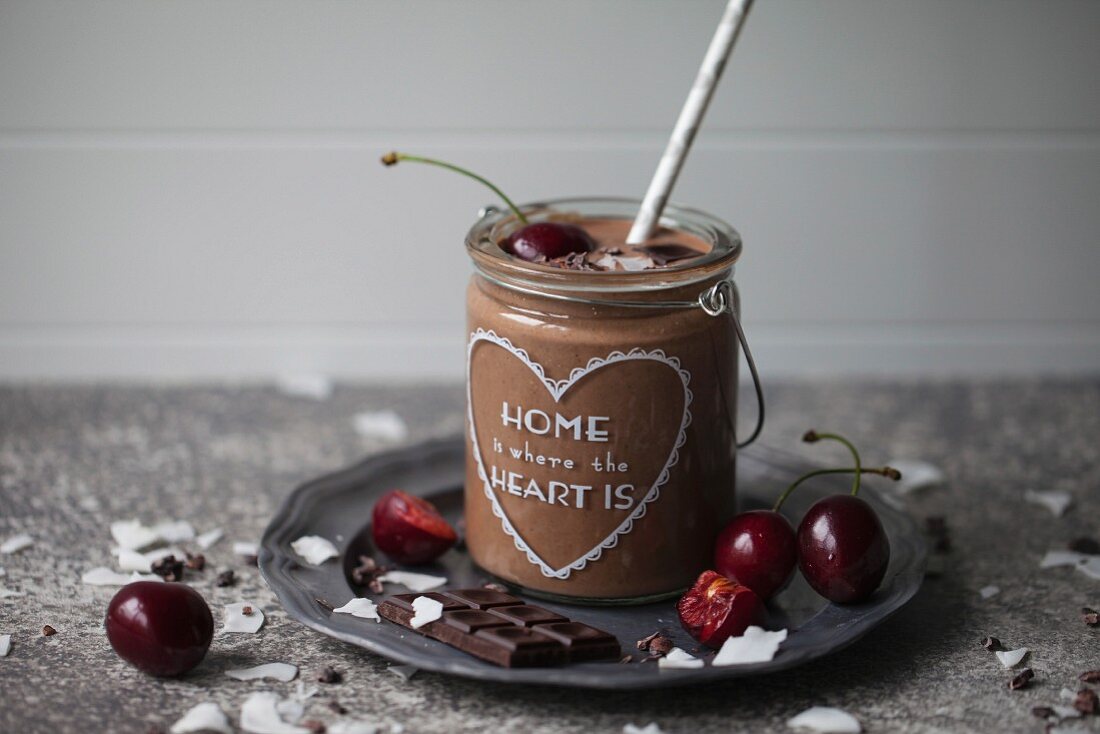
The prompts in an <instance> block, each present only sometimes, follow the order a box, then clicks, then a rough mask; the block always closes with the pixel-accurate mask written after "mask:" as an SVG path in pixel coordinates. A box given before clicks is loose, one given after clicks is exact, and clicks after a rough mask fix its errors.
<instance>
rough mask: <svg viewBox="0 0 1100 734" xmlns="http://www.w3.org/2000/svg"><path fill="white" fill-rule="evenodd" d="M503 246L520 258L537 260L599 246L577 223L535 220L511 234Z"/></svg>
mask: <svg viewBox="0 0 1100 734" xmlns="http://www.w3.org/2000/svg"><path fill="white" fill-rule="evenodd" d="M503 247H504V251H505V252H508V253H510V254H512V255H515V256H516V257H518V258H519V259H520V260H528V261H530V262H535V261H537V260H541V259H543V258H545V259H547V260H553V259H554V258H556V257H562V256H563V255H568V254H570V253H573V252H591V251H592V250H595V249H596V241H595V240H593V239H592V236H591V235H589V234H588V233H587V232H585V231H584V230H583V229H581V228H580V227H578V226H577V225H575V224H566V223H565V222H535V223H533V224H528V225H527V226H525V227H521V228H519V229H517V230H516V231H515V232H513V233H512V234H510V235H508V237H507V238H506V239H505V240H504V244H503Z"/></svg>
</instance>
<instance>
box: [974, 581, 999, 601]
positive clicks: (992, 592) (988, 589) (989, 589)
mask: <svg viewBox="0 0 1100 734" xmlns="http://www.w3.org/2000/svg"><path fill="white" fill-rule="evenodd" d="M1000 593H1001V587H1000V586H993V585H992V584H990V585H989V586H983V587H982V588H980V589H978V594H980V595H981V597H982V598H983V599H992V598H993V597H995V596H997V594H1000Z"/></svg>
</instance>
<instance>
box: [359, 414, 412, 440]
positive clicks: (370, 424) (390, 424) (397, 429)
mask: <svg viewBox="0 0 1100 734" xmlns="http://www.w3.org/2000/svg"><path fill="white" fill-rule="evenodd" d="M351 424H352V426H353V427H354V428H355V432H356V433H358V434H359V435H360V436H362V437H363V438H372V439H378V440H380V441H404V440H405V439H406V438H408V435H409V427H408V426H407V425H405V421H404V419H403V418H402V417H401V416H399V415H398V414H397V413H394V412H393V411H392V410H377V411H369V410H368V411H364V412H362V413H356V414H355V415H354V416H353V417H352V419H351Z"/></svg>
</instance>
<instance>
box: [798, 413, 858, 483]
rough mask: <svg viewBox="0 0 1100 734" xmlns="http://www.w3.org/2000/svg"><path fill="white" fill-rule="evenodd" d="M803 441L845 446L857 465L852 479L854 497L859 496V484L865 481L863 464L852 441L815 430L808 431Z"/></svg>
mask: <svg viewBox="0 0 1100 734" xmlns="http://www.w3.org/2000/svg"><path fill="white" fill-rule="evenodd" d="M802 440H803V441H805V442H806V443H817V442H818V441H821V440H826V441H836V442H837V443H840V444H843V445H844V446H845V447H846V448H847V449H848V451H849V453H851V454H852V461H854V462H855V465H856V473H855V477H854V478H853V479H852V496H853V497H855V496H856V495H857V494H859V484H860V481H862V479H863V469H862V463H863V462H862V461H861V460H860V458H859V451H858V450H856V447H855V445H854V444H853V443H852V442H851V441H849V440H848V439H846V438H844V436H841V435H840V434H839V433H818V432H817V431H815V430H813V429H810V430H809V431H806V433H805V434H803V436H802Z"/></svg>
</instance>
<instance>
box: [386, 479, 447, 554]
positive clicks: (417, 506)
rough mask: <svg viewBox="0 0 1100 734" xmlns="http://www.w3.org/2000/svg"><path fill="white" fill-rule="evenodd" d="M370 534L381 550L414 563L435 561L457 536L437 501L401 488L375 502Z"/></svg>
mask: <svg viewBox="0 0 1100 734" xmlns="http://www.w3.org/2000/svg"><path fill="white" fill-rule="evenodd" d="M371 535H372V537H373V538H374V544H375V546H377V547H378V549H379V550H380V551H382V552H383V553H385V554H386V555H388V556H389V557H390V558H392V559H394V560H395V561H397V562H398V563H408V564H412V565H416V564H421V563H430V562H432V561H434V560H435V559H436V558H439V556H441V555H443V553H444V552H445V551H446V550H447V549H448V548H450V547H451V546H452V545H454V544H455V541H457V540H458V535H457V534H456V533H455V531H454V528H452V527H451V526H450V524H449V523H448V522H447V521H446V520H444V519H443V516H442V515H440V514H439V511H438V510H437V509H435V505H433V504H432V503H431V502H428V501H427V500H424V499H421V498H419V497H413V496H412V495H410V494H406V493H405V492H402V491H401V490H399V489H395V490H392V491H390V492H387V493H386V494H384V495H383V496H382V497H381V498H380V499H379V500H378V501H377V502H376V503H375V504H374V511H373V513H372V525H371Z"/></svg>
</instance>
